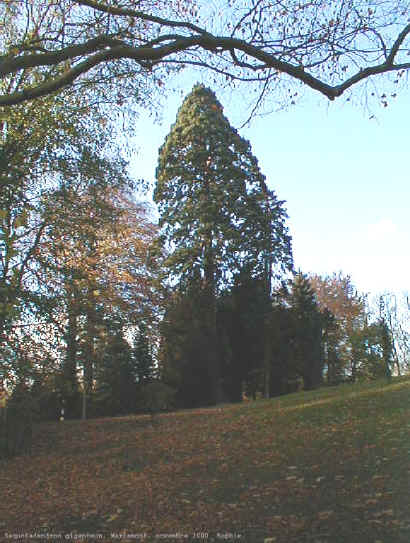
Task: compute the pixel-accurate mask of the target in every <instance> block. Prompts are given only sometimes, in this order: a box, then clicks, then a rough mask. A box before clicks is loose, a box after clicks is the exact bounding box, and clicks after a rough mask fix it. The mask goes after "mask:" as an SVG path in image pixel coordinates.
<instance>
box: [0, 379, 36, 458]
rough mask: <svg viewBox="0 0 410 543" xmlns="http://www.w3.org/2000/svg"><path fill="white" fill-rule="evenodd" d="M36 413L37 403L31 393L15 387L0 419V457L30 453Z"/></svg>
mask: <svg viewBox="0 0 410 543" xmlns="http://www.w3.org/2000/svg"><path fill="white" fill-rule="evenodd" d="M36 413H37V404H36V402H35V401H34V400H33V398H32V396H31V394H30V393H29V392H28V391H27V390H25V389H24V388H23V387H17V388H16V389H15V391H14V392H13V395H12V397H11V399H10V401H9V403H8V405H7V408H6V411H5V413H3V414H2V418H1V421H0V457H2V458H11V457H13V456H17V455H19V454H30V452H31V445H32V439H33V418H34V417H35V415H36Z"/></svg>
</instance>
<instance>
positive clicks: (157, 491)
mask: <svg viewBox="0 0 410 543" xmlns="http://www.w3.org/2000/svg"><path fill="white" fill-rule="evenodd" d="M409 460H410V379H408V378H407V379H394V380H393V381H392V382H391V383H387V382H386V381H379V382H374V383H371V384H366V385H342V386H340V387H337V388H327V389H321V390H318V391H313V392H306V393H297V394H292V395H289V396H286V397H280V398H276V399H272V400H259V401H256V402H247V403H244V404H241V405H226V406H222V407H217V408H209V409H198V410H192V411H180V412H176V413H168V414H164V415H161V416H158V417H157V418H156V420H154V423H151V420H150V418H149V417H145V416H141V417H122V418H115V419H114V418H112V419H97V420H91V421H87V422H84V423H83V422H81V421H72V422H71V421H66V422H63V423H47V424H41V425H38V426H37V427H36V429H35V436H34V447H33V451H32V456H31V457H27V456H25V457H19V458H15V459H12V460H10V461H7V462H6V461H2V462H1V463H0V488H1V493H2V499H1V501H0V537H3V535H4V540H5V541H7V540H8V541H10V539H11V538H17V536H20V537H21V535H22V534H28V536H29V535H30V534H31V535H33V534H36V535H38V538H37V539H36V540H37V541H50V540H54V541H58V538H57V535H58V534H61V540H62V541H63V540H64V538H65V540H67V539H69V540H70V541H114V540H116V539H117V540H120V538H121V540H122V541H138V540H139V541H141V540H144V541H146V542H151V541H186V542H191V541H201V540H207V541H246V542H251V543H253V542H255V543H256V542H264V541H265V542H268V543H273V542H274V543H310V542H311V543H330V542H331V543H346V542H351V543H376V542H379V543H381V542H383V543H408V542H409V541H410V510H409V509H410V507H409V504H410V461H409ZM41 534H43V535H41ZM76 534H77V535H76ZM126 534H128V537H127V535H126ZM144 534H145V539H143V536H144ZM28 536H27V537H28ZM100 536H101V537H100Z"/></svg>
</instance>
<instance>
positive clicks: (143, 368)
mask: <svg viewBox="0 0 410 543" xmlns="http://www.w3.org/2000/svg"><path fill="white" fill-rule="evenodd" d="M132 356H133V360H134V371H135V377H136V381H137V383H138V385H145V384H146V383H149V382H150V381H153V380H154V379H155V378H156V367H155V363H154V359H153V356H152V348H151V345H150V340H149V337H148V334H147V326H146V324H145V323H144V322H141V323H140V325H139V327H138V331H137V332H136V334H135V337H134V348H133V350H132Z"/></svg>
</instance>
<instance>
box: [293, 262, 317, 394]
mask: <svg viewBox="0 0 410 543" xmlns="http://www.w3.org/2000/svg"><path fill="white" fill-rule="evenodd" d="M288 302H289V303H290V306H291V314H292V321H293V336H294V348H293V357H294V363H295V369H296V371H297V372H298V373H299V375H301V376H302V377H303V383H304V388H305V390H309V389H313V388H316V387H317V386H319V385H320V384H321V382H322V373H323V348H322V347H323V345H322V331H323V324H324V316H323V315H322V313H321V312H320V309H319V305H318V302H317V298H316V294H315V291H314V290H313V288H312V286H311V284H310V281H309V279H308V277H307V276H306V275H304V274H303V273H301V272H298V273H296V274H295V277H294V279H293V281H292V284H291V292H290V294H289V298H288Z"/></svg>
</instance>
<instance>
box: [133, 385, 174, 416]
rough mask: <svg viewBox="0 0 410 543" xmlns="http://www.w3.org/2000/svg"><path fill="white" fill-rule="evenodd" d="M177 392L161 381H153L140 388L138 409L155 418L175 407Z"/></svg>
mask: <svg viewBox="0 0 410 543" xmlns="http://www.w3.org/2000/svg"><path fill="white" fill-rule="evenodd" d="M174 397H175V390H174V389H173V388H171V387H169V386H168V385H166V384H165V383H162V382H161V381H152V382H151V383H147V384H146V385H142V387H141V388H140V393H139V398H138V400H139V401H138V407H139V408H140V410H141V411H144V412H146V413H149V414H150V415H151V416H152V417H154V416H155V415H156V414H157V413H160V412H161V411H169V410H170V409H172V407H173V406H174Z"/></svg>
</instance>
